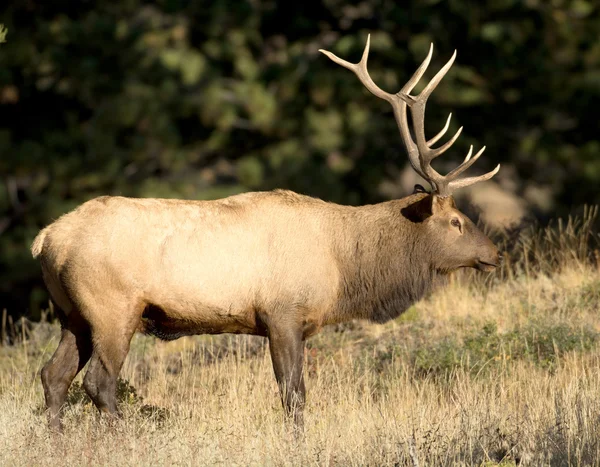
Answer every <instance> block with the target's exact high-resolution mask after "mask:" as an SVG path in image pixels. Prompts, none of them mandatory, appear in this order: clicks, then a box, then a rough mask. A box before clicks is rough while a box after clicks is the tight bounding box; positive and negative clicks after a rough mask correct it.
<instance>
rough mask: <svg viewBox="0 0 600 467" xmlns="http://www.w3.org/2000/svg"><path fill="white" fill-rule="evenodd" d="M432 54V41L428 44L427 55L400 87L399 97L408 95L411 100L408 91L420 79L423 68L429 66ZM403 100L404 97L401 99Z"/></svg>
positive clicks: (425, 68)
mask: <svg viewBox="0 0 600 467" xmlns="http://www.w3.org/2000/svg"><path fill="white" fill-rule="evenodd" d="M432 56H433V42H432V43H431V45H430V46H429V52H428V53H427V57H425V60H423V61H422V62H421V64H420V65H419V68H417V71H415V72H414V73H413V75H412V76H411V77H410V79H409V80H408V81H407V82H406V84H405V85H404V86H403V87H402V89H401V90H400V92H399V93H398V94H397V96H398V97H400V98H401V99H403V98H405V97H409V98H411V100H412V96H409V93H410V92H411V91H412V90H413V88H414V87H415V86H416V85H417V83H418V82H419V81H420V80H421V78H422V77H423V75H424V74H425V70H427V67H428V66H429V62H431V57H432ZM403 100H404V99H403Z"/></svg>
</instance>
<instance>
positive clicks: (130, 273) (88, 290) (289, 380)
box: [32, 190, 499, 427]
mask: <svg viewBox="0 0 600 467" xmlns="http://www.w3.org/2000/svg"><path fill="white" fill-rule="evenodd" d="M453 219H454V220H455V221H456V220H457V219H458V220H457V221H456V222H459V223H460V228H459V227H455V226H453V225H452V224H451V221H452V220H453ZM453 222H454V221H453ZM32 253H33V255H34V257H35V256H39V258H40V261H41V264H42V271H43V276H44V280H45V282H46V285H47V287H48V289H49V291H50V294H51V296H52V300H53V302H54V303H55V304H56V306H57V307H59V308H60V309H61V310H62V312H63V313H64V315H65V317H66V318H65V322H64V326H63V327H64V329H63V338H62V340H61V343H60V344H59V348H58V350H57V351H56V353H55V355H54V356H53V357H52V359H51V360H50V362H49V363H48V364H47V365H46V367H44V370H43V373H42V379H43V382H44V390H45V393H46V400H47V403H48V407H49V411H50V416H51V419H50V420H51V424H52V426H54V427H59V426H60V407H61V406H62V404H63V403H64V398H65V395H66V391H67V389H68V387H69V385H70V383H71V381H72V379H73V378H74V377H75V375H76V374H77V372H78V371H79V370H81V367H83V365H84V364H85V363H86V361H87V359H88V358H91V362H90V366H89V370H88V372H87V374H86V376H85V379H84V387H85V389H86V390H87V392H88V394H89V395H90V397H91V398H92V400H93V401H94V402H95V403H96V405H97V407H98V408H99V409H100V410H102V411H106V412H109V413H115V411H116V401H115V395H114V391H115V385H116V380H117V376H118V373H119V371H120V369H121V365H122V363H123V360H124V359H125V356H126V355H127V352H128V350H129V342H130V340H131V337H132V335H133V334H134V332H135V331H136V330H140V329H141V330H144V331H145V332H148V333H152V334H154V335H157V336H158V337H161V338H163V339H175V338H178V337H180V336H183V335H190V334H202V333H224V332H227V333H245V334H256V335H262V336H267V337H269V340H270V346H271V353H272V358H273V366H274V370H275V374H276V377H277V380H278V383H279V385H280V387H281V390H282V398H283V403H284V407H285V408H286V410H287V411H288V412H289V413H294V417H295V419H296V422H297V423H298V424H301V420H302V414H301V408H302V406H303V405H304V389H303V388H304V382H303V379H302V368H301V365H302V358H301V350H302V348H303V341H304V339H306V338H307V337H309V336H310V335H313V334H315V333H317V332H318V331H319V329H320V328H321V327H322V326H324V325H326V324H332V323H339V322H343V321H348V320H351V319H355V318H362V319H370V320H373V321H377V322H384V321H387V320H389V319H392V318H394V317H396V316H398V315H399V314H400V313H402V312H403V311H404V310H406V309H407V308H408V307H409V306H410V305H411V304H413V303H414V302H416V301H417V300H419V299H420V298H421V297H423V296H424V295H425V294H426V293H427V292H428V291H429V290H430V288H431V284H432V282H433V279H434V277H435V275H436V274H438V273H440V272H442V273H443V272H447V271H449V270H453V269H456V268H459V267H469V266H471V267H479V268H481V269H490V268H493V265H496V264H497V263H498V261H499V257H498V252H497V250H496V248H495V247H494V245H493V244H492V243H491V242H490V241H489V239H487V237H485V236H484V235H483V234H482V233H481V232H480V231H479V230H478V229H477V228H476V227H475V226H474V225H473V224H472V223H471V222H470V221H469V220H468V219H467V218H466V217H465V216H464V215H463V214H461V213H460V212H459V211H457V210H456V208H455V206H454V201H453V200H452V198H439V197H437V196H435V195H430V194H428V193H423V192H418V193H415V194H413V195H411V196H408V197H406V198H404V199H401V200H397V201H390V202H387V203H381V204H376V205H370V206H361V207H350V206H340V205H336V204H332V203H326V202H324V201H321V200H318V199H314V198H310V197H307V196H302V195H299V194H296V193H293V192H289V191H280V190H278V191H274V192H260V193H246V194H242V195H237V196H232V197H230V198H225V199H222V200H216V201H182V200H161V199H130V198H122V197H101V198H97V199H94V200H92V201H89V202H87V203H85V204H83V205H81V206H80V207H79V208H77V209H76V210H74V211H72V212H71V213H69V214H66V215H64V216H62V217H61V218H60V219H58V220H57V221H56V222H54V223H53V224H51V225H50V226H48V227H46V228H45V229H43V230H42V231H41V232H40V234H39V235H38V237H37V238H36V239H35V241H34V243H33V246H32Z"/></svg>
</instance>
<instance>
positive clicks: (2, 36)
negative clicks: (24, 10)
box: [0, 24, 8, 44]
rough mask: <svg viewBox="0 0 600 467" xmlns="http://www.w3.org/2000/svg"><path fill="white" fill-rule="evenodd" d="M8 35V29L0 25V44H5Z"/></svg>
mask: <svg viewBox="0 0 600 467" xmlns="http://www.w3.org/2000/svg"><path fill="white" fill-rule="evenodd" d="M7 33H8V29H6V28H5V27H4V25H3V24H0V44H3V43H4V42H6V34H7Z"/></svg>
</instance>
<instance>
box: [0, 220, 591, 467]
mask: <svg viewBox="0 0 600 467" xmlns="http://www.w3.org/2000/svg"><path fill="white" fill-rule="evenodd" d="M586 229H588V227H586ZM588 230H589V229H588ZM587 233H589V232H587V230H586V235H587ZM563 235H564V233H563ZM573 238H574V240H573V242H574V243H575V244H577V242H579V241H580V240H581V239H580V232H579V231H577V229H575V231H574V233H573ZM538 240H539V239H538ZM528 241H529V240H528ZM561 241H563V242H564V239H562V240H561ZM526 244H527V242H525V241H524V242H522V243H521V245H526ZM586 244H587V243H586ZM546 246H547V245H546ZM572 247H573V245H571V244H569V245H567V246H565V245H564V244H563V245H562V246H559V248H572ZM521 248H523V246H521ZM536 248H537V250H535V251H536V253H535V255H537V257H534V258H533V262H532V260H531V259H532V257H531V256H528V255H525V254H523V255H522V256H520V257H518V255H514V256H513V261H512V266H511V267H513V269H512V270H511V272H510V273H508V272H507V271H505V272H504V273H503V274H502V278H501V279H500V280H498V279H493V276H488V277H483V278H482V277H478V278H474V277H471V276H470V275H467V276H466V278H465V277H455V278H452V279H451V280H450V281H449V284H448V285H447V286H446V287H445V288H443V289H441V290H440V291H438V292H437V293H436V294H434V295H433V296H432V297H431V298H430V299H428V300H425V301H423V302H421V303H419V304H417V306H415V307H413V308H411V309H410V310H409V311H408V312H407V313H406V314H405V315H403V316H402V317H400V318H399V319H397V320H395V321H393V322H391V323H388V324H386V325H374V324H368V323H362V322H355V323H350V324H348V325H342V326H337V327H333V328H329V329H327V330H326V331H324V332H323V333H322V334H320V335H318V336H316V337H315V338H313V339H311V340H309V342H308V345H307V351H306V356H305V362H306V368H305V375H306V384H307V391H308V401H307V407H306V436H305V439H303V440H296V439H295V438H294V436H293V434H292V432H291V430H290V427H289V426H288V425H286V423H284V419H283V412H282V410H281V406H280V402H279V396H278V392H277V387H276V384H275V381H274V377H273V374H272V368H271V362H270V358H269V351H268V348H267V346H266V345H265V341H264V340H263V339H261V338H252V337H244V336H240V337H234V336H214V337H210V336H198V337H190V338H183V339H180V340H178V341H175V342H171V343H164V342H159V341H157V340H155V339H153V338H149V337H145V336H136V337H135V338H134V341H133V343H132V349H131V352H130V355H129V357H128V359H127V361H126V363H125V366H124V368H123V371H122V377H123V379H124V380H127V381H128V383H129V384H130V385H132V386H133V387H134V388H135V390H136V391H137V394H133V393H127V391H121V393H122V394H121V396H122V397H123V402H122V404H121V406H122V410H123V414H124V417H123V419H122V420H118V421H112V422H108V421H107V420H105V419H102V418H101V417H99V416H98V415H97V414H96V411H95V409H94V408H93V407H92V406H91V404H90V403H89V402H88V401H85V400H83V399H82V398H81V397H80V396H81V394H82V392H81V389H80V388H78V387H75V388H74V389H73V391H72V394H71V397H70V403H69V404H68V406H67V408H66V418H65V433H64V434H63V435H56V434H53V433H51V432H49V431H48V429H47V428H46V419H45V414H44V412H43V394H42V389H41V384H40V382H39V371H40V369H41V366H42V365H43V364H44V363H45V361H46V360H47V359H48V358H49V357H50V355H51V353H52V352H53V351H54V348H55V347H56V345H57V343H58V327H57V326H56V325H49V324H45V323H42V324H39V325H37V326H35V327H34V329H33V331H32V332H31V333H30V334H29V335H28V338H27V339H26V340H25V341H22V342H19V343H17V344H15V345H13V346H7V347H0V465H28V466H29V465H82V464H83V465H227V466H229V465H420V466H423V465H496V464H502V465H515V464H519V463H520V464H521V465H536V466H537V465H600V372H599V371H598V368H600V345H598V343H600V322H599V321H598V309H599V305H600V271H599V270H598V268H597V267H596V264H595V262H594V260H593V258H594V257H593V254H590V253H589V251H590V250H586V249H584V248H582V247H580V246H579V247H578V248H580V250H579V251H578V252H576V253H573V252H571V253H568V252H566V251H561V252H557V251H555V250H554V249H552V248H549V247H548V249H547V251H548V252H550V253H548V254H547V255H546V254H544V252H542V251H540V250H539V248H542V247H541V246H538V247H536ZM521 253H522V250H521ZM559 254H560V255H562V257H560V258H559ZM526 257H527V258H528V259H527V261H529V265H528V266H527V267H528V268H529V269H528V270H526V268H525V267H524V265H525V259H524V258H526ZM551 257H552V258H551ZM557 258H558V259H557ZM515 265H518V266H515ZM80 380H81V377H78V380H77V381H80ZM142 397H143V400H142V399H141V398H142Z"/></svg>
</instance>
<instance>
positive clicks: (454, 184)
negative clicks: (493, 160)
mask: <svg viewBox="0 0 600 467" xmlns="http://www.w3.org/2000/svg"><path fill="white" fill-rule="evenodd" d="M499 170H500V164H498V165H497V166H496V168H495V169H494V170H492V171H490V172H488V173H486V174H483V175H479V176H477V177H466V178H460V179H458V180H452V181H451V182H450V183H449V184H448V191H449V192H450V193H452V192H453V191H455V190H458V189H459V188H465V187H468V186H471V185H474V184H475V183H479V182H485V181H486V180H489V179H490V178H492V177H493V176H494V175H496V174H497V173H498V171H499Z"/></svg>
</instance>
